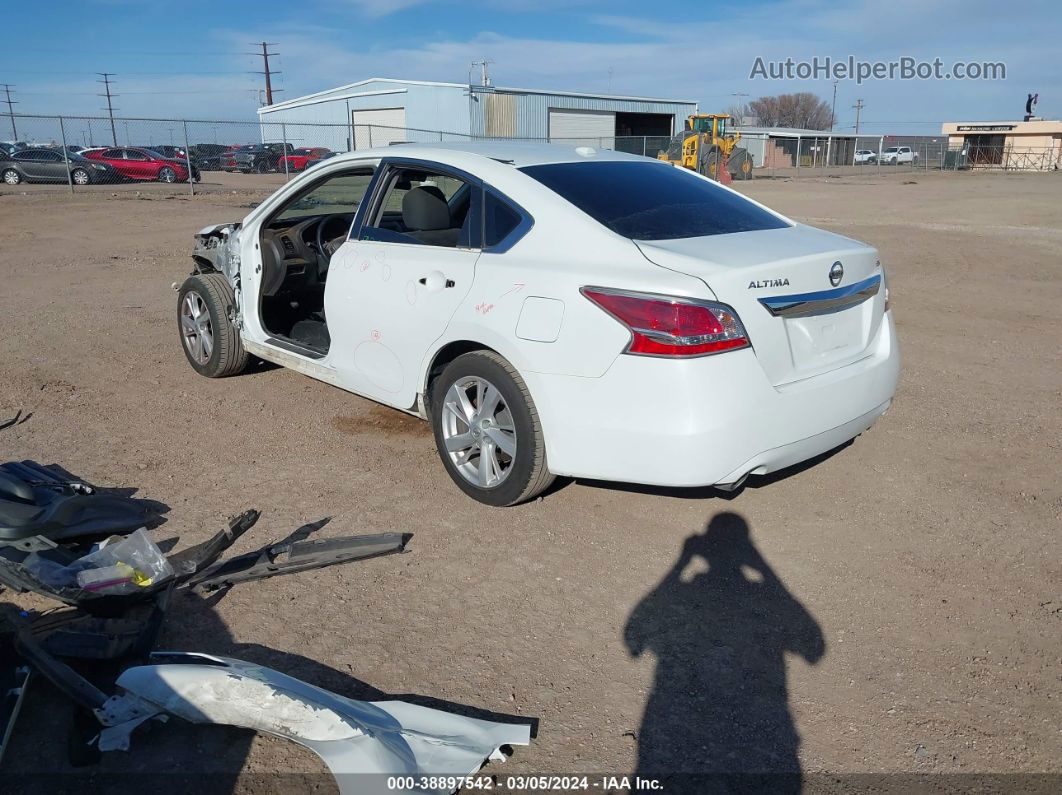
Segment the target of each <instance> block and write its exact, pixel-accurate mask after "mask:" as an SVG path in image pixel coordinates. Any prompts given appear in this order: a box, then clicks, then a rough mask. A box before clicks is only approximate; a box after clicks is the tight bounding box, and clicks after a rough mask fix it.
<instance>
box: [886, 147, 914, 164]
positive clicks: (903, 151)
mask: <svg viewBox="0 0 1062 795" xmlns="http://www.w3.org/2000/svg"><path fill="white" fill-rule="evenodd" d="M879 160H880V162H882V163H884V164H885V165H887V166H895V165H897V164H898V163H911V164H912V165H915V164H917V163H918V152H915V151H913V150H912V149H911V147H909V146H890V147H889V148H888V149H882V150H881V157H880V158H879Z"/></svg>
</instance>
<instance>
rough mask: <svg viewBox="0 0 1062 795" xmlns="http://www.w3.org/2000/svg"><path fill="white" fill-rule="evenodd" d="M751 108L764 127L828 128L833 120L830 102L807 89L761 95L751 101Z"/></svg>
mask: <svg viewBox="0 0 1062 795" xmlns="http://www.w3.org/2000/svg"><path fill="white" fill-rule="evenodd" d="M749 110H750V111H751V113H752V115H754V116H757V117H758V118H759V120H760V124H761V125H763V126H764V127H800V128H803V129H805V130H828V129H830V122H831V121H832V117H831V113H830V103H829V102H827V101H826V100H824V99H822V98H821V97H817V96H815V95H814V94H811V93H809V92H806V91H803V92H801V93H799V94H780V95H778V96H776V97H760V98H759V99H754V100H752V102H750V103H749Z"/></svg>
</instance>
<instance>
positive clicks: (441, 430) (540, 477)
mask: <svg viewBox="0 0 1062 795" xmlns="http://www.w3.org/2000/svg"><path fill="white" fill-rule="evenodd" d="M483 384H486V385H487V387H490V388H493V389H494V390H496V391H497V393H498V398H497V402H496V403H494V404H493V409H487V411H488V415H487V416H477V413H478V410H479V409H481V408H486V407H483V406H481V405H478V400H479V397H480V396H482V395H483V394H485V393H486V394H488V395H489V394H491V393H490V392H489V391H488V390H485V389H484V388H483V386H482V385H483ZM461 392H463V393H464V395H465V397H466V400H467V403H465V402H462V401H460V399H459V396H458V395H459V393H461ZM462 405H466V406H467V408H468V409H475V410H476V411H473V413H472V414H471V415H469V412H468V411H462V410H461V406H462ZM429 415H430V417H431V424H432V430H433V431H434V434H435V447H436V450H438V453H439V458H440V460H441V461H442V463H443V467H444V468H445V469H446V472H447V474H448V475H450V477H451V478H452V479H453V481H454V483H456V484H457V486H458V488H460V489H461V490H462V491H463V492H464V493H465V494H467V495H468V496H470V497H471V498H472V499H474V500H476V501H477V502H482V503H484V504H486V505H492V506H495V507H503V506H510V505H517V504H519V503H521V502H526V501H527V500H530V499H532V498H533V497H535V496H537V495H538V494H540V493H542V491H544V490H545V489H546V488H548V487H549V485H550V483H552V482H553V475H552V474H551V473H550V471H549V467H548V466H547V463H546V445H545V441H544V439H543V434H542V423H541V422H540V421H539V418H538V411H537V410H536V409H535V403H534V401H533V400H532V399H531V393H530V392H529V391H528V389H527V384H525V383H524V379H523V378H521V377H520V374H519V373H518V372H517V371H516V369H515V368H514V367H513V366H512V365H511V364H509V362H508V361H506V360H505V359H504V358H503V357H501V356H499V355H498V354H497V353H494V352H493V351H475V352H473V353H466V354H464V355H462V356H458V357H457V358H456V359H454V360H453V361H452V362H450V363H449V364H448V365H446V367H445V368H443V370H442V372H441V373H440V374H439V375H438V377H437V378H435V380H434V381H433V382H432V387H431V392H430V395H429ZM484 423H485V424H484ZM509 428H511V431H510V430H509ZM495 439H507V440H509V442H511V443H512V444H514V448H515V449H514V453H513V454H512V455H509V454H508V453H506V452H505V450H503V449H502V446H503V445H504V443H503V445H499V444H497V443H496V442H495V441H494V440H495ZM466 441H468V442H470V445H469V446H467V447H462V446H461V445H464V443H465V442H466ZM485 450H486V451H488V452H489V454H490V456H491V458H490V459H488V463H487V465H486V467H484V464H483V456H484V455H486V454H487V452H484V451H485ZM506 459H507V460H508V461H507V464H506ZM499 464H500V468H495V467H494V466H493V465H499ZM491 469H494V473H495V474H496V475H498V477H499V480H498V482H496V483H494V484H490V483H489V480H490V474H489V473H490V470H491ZM503 470H504V471H503ZM483 472H487V473H488V474H487V476H486V480H487V481H488V483H487V485H483V481H484V476H483V475H482V474H480V473H483Z"/></svg>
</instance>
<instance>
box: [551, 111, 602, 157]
mask: <svg viewBox="0 0 1062 795" xmlns="http://www.w3.org/2000/svg"><path fill="white" fill-rule="evenodd" d="M615 137H616V114H615V113H613V112H612V111H604V110H570V109H568V108H550V109H549V140H550V142H551V143H555V144H560V145H561V146H593V147H596V148H598V149H612V147H613V146H614V145H615V144H614V140H615Z"/></svg>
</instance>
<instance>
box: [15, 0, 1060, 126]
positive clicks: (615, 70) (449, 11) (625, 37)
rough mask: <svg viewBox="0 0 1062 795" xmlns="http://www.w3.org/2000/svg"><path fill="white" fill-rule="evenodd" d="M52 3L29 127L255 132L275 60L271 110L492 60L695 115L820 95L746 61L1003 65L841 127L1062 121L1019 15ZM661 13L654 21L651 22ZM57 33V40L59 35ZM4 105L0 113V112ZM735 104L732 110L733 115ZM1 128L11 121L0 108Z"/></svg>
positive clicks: (773, 7) (337, 3)
mask: <svg viewBox="0 0 1062 795" xmlns="http://www.w3.org/2000/svg"><path fill="white" fill-rule="evenodd" d="M1007 8H1008V6H1007V5H1006V4H1001V3H1000V2H999V0H991V1H985V2H982V0H940V1H939V2H935V3H926V2H916V0H887V1H886V2H871V1H870V0H850V1H849V2H835V1H834V0H778V1H776V2H759V1H758V0H747V1H746V2H744V3H738V4H729V3H725V4H721V3H706V2H703V0H702V1H701V2H685V0H670V2H666V3H659V4H652V3H647V2H645V0H640V1H639V2H633V1H629V0H610V1H609V2H596V1H595V0H567V1H566V2H560V1H558V0H469V1H468V2H463V3H459V4H458V3H451V2H435V1H434V0H390V2H388V0H299V2H296V3H292V2H283V3H279V2H267V1H265V0H258V1H257V2H252V1H251V0H234V1H233V2H224V3H219V2H204V1H203V0H182V2H180V3H173V2H165V3H161V2H152V1H151V0H135V1H134V0H81V1H79V2H68V1H67V0H50V2H49V3H48V4H47V13H46V16H47V17H48V18H50V19H54V20H56V24H49V23H46V24H41V14H40V13H37V12H31V7H27V6H24V5H23V6H22V9H23V10H22V11H12V12H10V13H7V14H5V21H4V27H5V47H4V48H3V51H2V52H0V82H3V83H11V84H14V85H15V94H14V96H13V98H14V99H17V100H18V101H19V103H20V104H19V105H18V106H16V109H17V110H18V111H19V112H23V113H59V112H63V113H69V114H91V115H96V114H98V113H100V108H102V107H103V106H104V101H103V100H102V98H100V97H97V96H95V94H96V93H97V92H98V91H99V90H100V89H101V87H100V86H99V84H97V83H96V82H95V78H96V75H95V74H94V73H95V72H99V71H107V72H114V73H116V75H115V77H114V81H115V89H114V90H115V91H116V92H117V93H118V94H119V95H120V96H119V97H118V98H117V99H116V100H115V105H116V107H118V108H119V109H120V110H119V114H120V115H129V116H150V117H167V118H173V117H176V118H183V117H189V118H200V119H212V118H218V119H250V118H254V110H255V108H256V107H257V106H258V104H259V92H258V89H260V88H261V86H262V78H261V76H260V75H256V74H252V73H251V72H252V71H253V70H260V69H261V58H260V57H258V58H256V57H255V56H253V55H251V54H250V53H251V52H252V51H253V49H254V48H253V46H252V42H255V41H262V40H266V41H269V42H275V45H274V47H273V49H274V50H275V51H277V52H278V53H279V56H278V57H277V58H275V59H273V66H274V68H276V69H278V70H280V71H281V72H282V74H280V75H278V76H277V78H276V82H275V87H276V88H278V89H282V93H278V94H277V95H276V98H277V99H278V100H279V99H284V98H293V97H296V96H299V95H302V94H306V93H310V92H313V91H318V90H321V89H325V88H329V87H332V86H335V85H340V84H343V83H350V82H354V81H356V80H360V79H364V78H367V77H372V76H381V77H399V78H408V79H419V80H438V81H445V82H463V81H466V80H467V79H468V70H469V63H470V62H471V61H473V60H481V59H483V58H488V59H490V60H492V61H494V63H493V64H492V65H491V74H492V76H493V78H494V81H495V83H496V84H497V85H503V86H523V87H531V88H552V89H559V90H563V89H566V90H585V91H600V92H608V91H609V90H610V89H611V91H612V92H613V93H617V94H635V95H647V96H663V97H676V98H682V99H694V100H697V101H698V102H700V105H701V109H702V110H705V111H713V110H723V109H725V108H726V107H727V106H729V105H731V104H732V103H733V102H734V101H735V100H737V99H739V98H738V97H735V96H734V95H735V94H748V95H749V98H754V97H757V96H761V95H765V94H776V93H783V92H790V91H814V92H816V93H818V94H819V95H820V96H822V97H823V98H825V99H826V100H827V101H829V100H830V98H831V95H832V91H833V86H832V84H831V82H830V81H829V80H826V79H820V80H805V81H799V80H795V81H771V82H768V81H764V80H750V79H749V73H750V70H751V68H752V64H753V62H754V60H755V58H756V57H757V56H762V57H763V58H765V59H779V60H780V59H784V58H786V57H792V58H794V59H795V60H810V59H811V58H812V57H814V56H819V57H820V58H822V57H824V56H831V57H833V58H835V59H839V58H846V57H847V56H848V55H853V56H855V57H856V58H857V59H862V60H868V61H873V60H892V59H897V58H899V57H901V56H912V57H914V58H916V59H919V60H931V59H933V58H935V57H939V58H941V59H942V60H943V61H944V62H945V64H946V65H950V64H951V63H952V62H954V61H960V60H961V61H1003V62H1005V63H1006V64H1007V79H1006V80H1001V81H961V82H960V81H955V80H951V81H933V82H923V81H917V82H914V81H911V82H909V81H898V80H895V81H889V80H884V81H872V82H867V83H864V84H863V85H861V86H860V85H856V84H855V82H854V81H842V82H840V83H839V85H838V90H837V117H838V127H839V128H842V129H845V128H847V129H851V127H852V125H853V123H854V117H855V111H854V110H853V109H852V107H851V106H852V105H853V104H854V103H855V101H856V100H857V99H860V98H861V99H862V100H863V102H864V104H865V108H864V110H863V113H862V125H863V130H864V131H866V132H870V133H911V132H915V133H927V134H932V133H938V132H939V131H940V128H939V122H940V121H942V120H949V119H986V120H995V119H1013V118H1015V117H1018V116H1020V114H1021V112H1022V110H1023V105H1024V100H1025V95H1026V93H1027V92H1030V91H1032V92H1039V93H1040V95H1041V100H1040V106H1039V114H1040V115H1041V116H1044V117H1047V118H1059V117H1060V116H1062V58H1060V57H1059V51H1060V48H1062V46H1060V41H1062V3H1059V2H1057V0H1027V1H1026V2H1024V3H1023V4H1021V5H1020V7H1019V12H1017V13H1008V12H1007V11H1006V9H1007ZM653 11H656V12H657V13H655V14H653V13H651V12H653ZM60 20H62V21H63V22H60ZM0 98H2V95H0ZM740 99H744V97H741V98H740ZM0 110H6V106H3V105H2V104H0Z"/></svg>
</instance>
